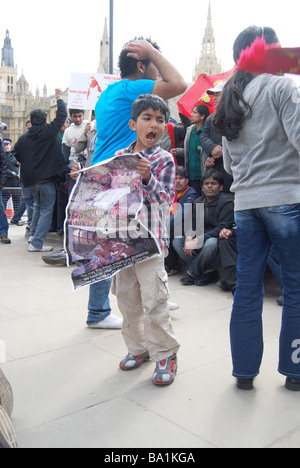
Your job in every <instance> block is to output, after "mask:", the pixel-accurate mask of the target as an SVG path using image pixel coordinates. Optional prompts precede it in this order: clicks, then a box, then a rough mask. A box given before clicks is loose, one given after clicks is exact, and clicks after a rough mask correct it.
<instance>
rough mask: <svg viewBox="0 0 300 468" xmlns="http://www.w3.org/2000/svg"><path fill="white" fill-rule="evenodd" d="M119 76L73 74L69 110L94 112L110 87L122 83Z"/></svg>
mask: <svg viewBox="0 0 300 468" xmlns="http://www.w3.org/2000/svg"><path fill="white" fill-rule="evenodd" d="M120 79H121V78H120V77H119V76H117V75H108V74H104V73H96V74H89V73H72V74H71V83H70V88H69V95H68V108H69V109H82V110H84V109H86V110H94V109H95V106H96V104H97V101H98V99H99V97H100V95H101V93H102V92H103V91H104V90H105V89H106V88H107V86H108V85H110V84H112V83H115V82H117V81H120Z"/></svg>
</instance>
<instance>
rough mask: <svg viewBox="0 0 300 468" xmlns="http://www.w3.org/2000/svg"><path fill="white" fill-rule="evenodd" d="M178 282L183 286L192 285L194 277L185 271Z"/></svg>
mask: <svg viewBox="0 0 300 468" xmlns="http://www.w3.org/2000/svg"><path fill="white" fill-rule="evenodd" d="M180 284H182V285H183V286H192V285H193V284H195V279H194V278H193V277H192V276H191V275H189V274H188V273H187V274H186V275H185V276H184V277H183V278H181V280H180Z"/></svg>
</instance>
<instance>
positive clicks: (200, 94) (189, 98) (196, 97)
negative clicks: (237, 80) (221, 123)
mask: <svg viewBox="0 0 300 468" xmlns="http://www.w3.org/2000/svg"><path fill="white" fill-rule="evenodd" d="M235 71H236V67H234V68H233V69H232V70H230V71H228V72H225V73H221V74H220V75H206V74H204V73H203V74H202V75H200V76H199V78H198V79H197V81H196V82H195V83H194V84H193V86H192V87H191V88H190V89H188V90H187V92H186V93H185V94H184V95H183V96H182V97H181V98H180V99H179V101H178V102H177V106H178V110H179V113H180V114H183V115H185V116H186V117H189V118H190V117H191V114H192V112H193V109H194V107H195V106H196V105H198V104H205V105H207V107H208V108H209V110H210V113H212V112H213V111H214V108H215V105H214V101H213V97H212V96H209V95H208V94H207V92H206V91H207V90H208V89H210V88H214V87H215V86H216V85H217V84H218V83H219V82H220V81H226V80H228V79H229V78H230V77H231V76H232V75H233V74H234V73H235Z"/></svg>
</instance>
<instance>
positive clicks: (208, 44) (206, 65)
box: [193, 3, 222, 81]
mask: <svg viewBox="0 0 300 468" xmlns="http://www.w3.org/2000/svg"><path fill="white" fill-rule="evenodd" d="M201 73H207V74H209V75H218V74H219V73H222V67H221V64H220V61H219V60H218V58H217V55H216V41H215V36H214V30H213V27H212V16H211V5H210V3H209V7H208V17H207V24H206V29H205V33H204V37H203V39H202V50H201V56H200V59H199V60H198V61H197V63H196V67H195V73H194V77H193V80H194V81H196V80H197V78H198V77H199V76H200V75H201Z"/></svg>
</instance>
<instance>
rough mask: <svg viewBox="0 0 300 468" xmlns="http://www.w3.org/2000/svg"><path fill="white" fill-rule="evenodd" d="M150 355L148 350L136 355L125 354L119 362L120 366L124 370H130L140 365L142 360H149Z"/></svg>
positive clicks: (142, 362)
mask: <svg viewBox="0 0 300 468" xmlns="http://www.w3.org/2000/svg"><path fill="white" fill-rule="evenodd" d="M149 359H150V355H149V353H148V351H146V353H143V354H139V355H138V356H133V355H132V354H127V356H126V357H125V358H124V359H123V360H122V361H121V362H120V368H121V369H122V370H125V371H131V370H134V369H138V368H139V367H141V365H142V364H144V362H147V361H149Z"/></svg>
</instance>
